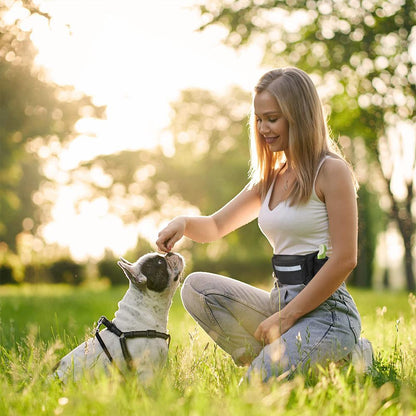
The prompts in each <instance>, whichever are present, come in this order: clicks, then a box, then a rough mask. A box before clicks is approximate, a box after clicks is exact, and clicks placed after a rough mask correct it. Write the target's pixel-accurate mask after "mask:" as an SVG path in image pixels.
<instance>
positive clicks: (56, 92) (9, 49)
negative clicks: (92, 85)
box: [0, 0, 104, 250]
mask: <svg viewBox="0 0 416 416" xmlns="http://www.w3.org/2000/svg"><path fill="white" fill-rule="evenodd" d="M11 3H13V5H14V6H15V8H16V9H20V14H16V16H19V17H15V20H14V21H12V22H10V21H9V20H8V19H9V16H8V12H9V8H10V6H11ZM16 9H15V11H16ZM35 15H36V16H37V17H42V18H45V19H49V16H48V15H47V14H45V13H43V12H42V11H40V10H39V8H38V6H37V5H36V4H35V3H33V2H32V1H31V0H25V1H23V2H10V1H6V0H1V1H0V240H2V241H4V242H6V243H7V244H8V245H9V247H10V248H11V249H12V250H15V248H16V235H17V234H18V233H19V232H21V231H22V222H23V220H24V219H25V218H30V219H31V222H30V224H31V226H30V229H32V230H33V232H35V231H36V228H37V226H38V225H39V223H40V221H41V220H42V218H41V214H40V213H39V212H38V209H37V206H36V204H35V203H34V201H33V199H32V197H33V194H34V192H35V191H36V190H38V189H39V186H40V184H41V183H42V182H44V181H45V180H49V179H51V178H45V176H44V174H43V172H42V169H41V160H40V158H39V156H38V154H37V152H38V151H39V149H41V148H42V147H43V148H44V149H45V148H46V146H49V147H50V149H53V148H55V149H56V148H57V147H59V146H60V143H64V142H67V141H69V140H71V139H73V138H74V137H75V134H76V131H75V123H76V122H77V121H78V120H79V119H80V118H81V117H82V114H85V112H86V111H87V110H88V112H89V113H90V114H91V116H93V117H102V116H103V114H104V108H102V107H101V108H100V107H97V106H95V105H94V104H93V103H92V100H91V98H90V97H87V96H85V95H83V94H80V93H79V92H77V91H75V90H74V89H73V88H72V87H65V86H58V85H55V84H53V83H51V82H49V81H48V80H47V79H46V76H45V74H43V73H42V71H41V70H40V69H38V68H36V66H35V64H34V59H35V57H36V50H35V48H34V46H33V44H32V42H31V40H30V35H31V32H30V31H29V30H28V29H27V28H26V27H27V26H28V24H29V21H30V17H32V16H35ZM52 153H53V152H52Z"/></svg>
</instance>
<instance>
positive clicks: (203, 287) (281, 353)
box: [156, 68, 361, 380]
mask: <svg viewBox="0 0 416 416" xmlns="http://www.w3.org/2000/svg"><path fill="white" fill-rule="evenodd" d="M251 141H252V151H251V181H250V183H249V184H248V185H247V186H246V187H245V188H244V189H243V190H242V191H241V192H240V193H239V194H238V195H237V196H236V197H235V198H234V199H232V200H231V201H230V202H229V203H228V204H226V205H225V206H224V207H223V208H221V209H220V210H219V211H217V212H216V213H214V214H213V215H210V216H199V217H185V216H182V217H177V218H175V219H174V220H172V221H171V222H170V223H169V224H168V225H167V227H165V228H164V229H163V230H161V231H160V233H159V236H158V240H157V242H156V244H157V246H158V248H159V249H160V250H162V251H165V252H169V251H170V250H172V248H173V246H174V245H175V243H176V242H177V241H178V240H180V239H181V238H182V237H183V236H187V237H189V238H191V239H192V240H194V241H196V242H200V243H203V242H204V243H205V242H210V241H214V240H216V239H219V238H221V237H223V236H225V235H227V234H228V233H230V232H232V231H233V230H235V229H237V228H239V227H241V226H243V225H245V224H247V223H248V222H250V221H252V220H254V219H255V218H258V223H259V226H260V229H261V230H262V232H263V233H264V234H265V236H266V237H267V238H268V240H269V242H270V244H271V245H272V247H273V253H274V256H273V266H274V272H275V277H276V281H275V285H274V288H273V289H272V291H271V292H270V293H269V292H266V291H263V290H260V289H258V288H255V287H252V286H249V285H247V284H245V283H242V282H239V281H236V280H233V279H230V278H227V277H223V276H219V275H214V274H211V273H205V272H195V273H192V274H190V275H189V276H188V277H187V279H186V281H185V283H184V286H183V288H182V292H181V294H182V300H183V303H184V306H185V308H186V309H187V310H188V312H189V313H190V314H191V315H192V316H193V317H194V319H195V320H196V321H197V322H198V323H199V324H200V325H201V326H202V328H203V329H204V330H205V331H206V332H207V333H208V334H209V335H210V336H211V337H212V338H213V339H214V341H215V342H216V343H218V345H219V346H220V347H222V348H223V349H224V350H225V351H227V352H228V353H229V354H231V356H232V357H233V359H234V361H235V362H236V363H237V364H248V365H250V368H249V371H248V376H250V375H251V373H252V372H253V371H254V372H259V373H260V375H261V377H262V379H263V380H267V379H268V378H270V377H271V376H272V375H275V376H278V375H281V374H283V373H287V374H289V373H290V372H291V371H293V370H294V369H297V368H300V369H306V368H307V367H308V366H310V365H311V364H317V363H320V364H324V363H325V362H326V361H327V360H331V361H339V360H342V359H344V358H346V357H348V356H349V355H350V353H351V352H352V351H353V349H354V347H356V344H357V342H358V340H359V335H360V331H361V323H360V316H359V314H358V311H357V308H356V306H355V304H354V301H353V300H352V298H351V296H350V294H349V293H348V292H347V290H346V287H345V284H344V281H345V279H346V278H347V277H348V275H349V274H350V273H351V271H352V270H353V269H354V267H355V265H356V257H357V207H356V192H355V181H354V179H353V175H352V172H351V170H350V168H349V166H348V165H347V163H346V162H345V161H344V159H343V158H342V157H341V156H340V155H339V154H338V153H336V152H335V150H334V146H332V142H331V140H330V137H329V134H328V128H327V125H326V121H325V118H324V114H323V109H322V105H321V102H320V100H319V97H318V94H317V91H316V88H315V86H314V85H313V83H312V81H311V79H310V78H309V76H308V75H307V74H306V73H305V72H303V71H301V70H300V69H297V68H282V69H276V70H272V71H270V72H268V73H266V74H265V75H264V76H263V77H262V78H261V79H260V80H259V83H258V84H257V86H256V87H255V94H254V100H253V114H252V120H251ZM319 247H321V248H323V251H326V255H327V257H326V256H325V253H320V255H319V257H324V258H323V259H318V258H317V257H318V254H317V252H318V249H319ZM321 254H322V255H321Z"/></svg>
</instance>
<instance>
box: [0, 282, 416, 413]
mask: <svg viewBox="0 0 416 416" xmlns="http://www.w3.org/2000/svg"><path fill="white" fill-rule="evenodd" d="M125 289H126V287H115V288H108V287H104V286H101V287H95V288H91V287H89V288H74V287H69V286H35V287H30V286H24V287H11V286H10V287H1V288H0V415H2V416H3V415H4V416H6V415H43V414H45V415H100V416H105V415H111V416H116V415H221V416H227V415H269V414H276V415H278V414H282V415H285V416H286V415H289V416H290V415H296V416H298V415H302V416H305V415H318V414H319V415H320V416H325V415H365V416H370V415H403V416H408V415H416V336H415V334H416V299H415V297H414V296H412V295H410V297H409V296H408V294H406V293H388V292H373V291H363V290H357V289H355V290H351V292H352V294H353V296H354V298H355V300H356V302H357V304H358V307H359V309H360V312H361V314H362V319H363V336H365V337H367V338H369V339H371V341H372V342H373V346H374V349H375V355H376V360H375V368H374V371H373V373H372V374H371V375H362V374H356V373H355V371H354V369H353V368H352V367H348V366H345V367H343V368H339V367H336V366H330V367H329V368H326V369H322V370H321V371H320V372H319V374H318V375H314V376H300V375H298V376H296V377H294V378H293V379H291V380H289V381H288V380H273V381H271V382H268V383H266V384H263V383H260V382H258V381H256V380H254V381H253V382H252V383H251V384H250V385H246V384H242V385H240V386H239V380H240V378H241V376H242V375H243V374H244V371H245V370H244V369H243V368H238V367H236V366H235V365H234V364H233V362H232V360H231V359H230V358H229V357H228V356H227V355H226V354H225V353H223V352H222V351H221V350H220V349H218V348H216V347H215V345H214V344H213V343H212V341H210V339H209V338H208V337H207V336H206V335H205V334H204V333H203V332H202V331H201V330H200V329H199V328H197V326H196V324H195V323H194V321H193V320H192V319H191V318H190V317H189V316H188V314H187V313H186V312H185V311H184V309H183V307H182V305H181V303H180V299H179V296H176V297H175V300H174V304H173V307H172V309H171V314H170V319H169V331H170V333H171V334H172V342H171V347H170V351H169V361H168V364H167V367H166V370H165V371H164V372H163V374H161V375H160V377H159V378H158V379H157V380H155V381H154V383H153V384H152V385H151V386H149V387H147V388H146V389H145V388H143V387H142V386H140V385H139V384H138V382H137V381H136V378H135V377H134V376H131V377H130V376H129V377H128V378H127V380H124V379H121V378H120V377H119V376H118V375H117V374H114V376H113V377H112V378H109V377H105V376H104V375H102V376H100V377H95V378H89V377H85V378H84V379H83V380H82V381H81V382H79V383H78V384H68V385H66V386H62V385H61V384H60V383H59V382H57V381H56V380H54V379H51V378H49V377H48V375H49V374H50V372H51V369H52V368H53V366H54V364H55V363H56V362H57V360H58V359H59V358H60V357H61V356H63V355H64V354H66V353H67V352H68V351H69V350H70V349H72V348H73V347H75V346H76V345H78V344H79V343H80V342H81V341H83V340H84V339H85V337H88V336H90V334H91V331H92V329H93V327H94V322H95V321H97V319H98V318H99V317H100V316H101V315H106V316H107V317H108V318H110V319H111V318H112V317H113V314H114V312H115V310H116V308H117V302H118V300H119V299H120V298H121V297H122V295H123V293H124V291H125Z"/></svg>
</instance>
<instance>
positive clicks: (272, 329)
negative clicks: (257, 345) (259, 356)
mask: <svg viewBox="0 0 416 416" xmlns="http://www.w3.org/2000/svg"><path fill="white" fill-rule="evenodd" d="M282 311H283V310H281V311H279V312H276V313H275V314H273V315H271V316H269V317H268V318H266V319H265V320H264V321H262V322H261V323H260V325H259V326H258V327H257V329H256V331H255V332H254V338H256V339H257V341H259V342H261V343H263V344H271V343H272V342H273V341H276V339H278V338H280V336H281V335H282V334H284V333H285V332H286V331H287V330H289V329H290V328H291V327H292V326H293V324H294V322H291V320H290V319H288V318H285V317H284V313H282Z"/></svg>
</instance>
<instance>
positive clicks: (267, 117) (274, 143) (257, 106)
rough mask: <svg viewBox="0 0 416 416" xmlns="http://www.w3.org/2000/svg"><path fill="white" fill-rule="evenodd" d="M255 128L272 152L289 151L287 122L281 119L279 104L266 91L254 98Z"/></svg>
mask: <svg viewBox="0 0 416 416" xmlns="http://www.w3.org/2000/svg"><path fill="white" fill-rule="evenodd" d="M254 113H255V116H256V128H257V131H258V132H259V134H260V137H261V138H262V139H263V140H264V141H265V143H266V144H267V145H268V146H269V149H270V150H271V151H272V152H282V151H283V152H285V153H286V156H287V152H288V150H289V122H288V121H287V120H286V118H284V117H283V115H282V111H281V110H280V107H279V104H277V101H276V99H275V98H274V97H273V95H271V94H270V93H269V92H268V91H262V92H260V93H258V94H256V96H255V97H254Z"/></svg>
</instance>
